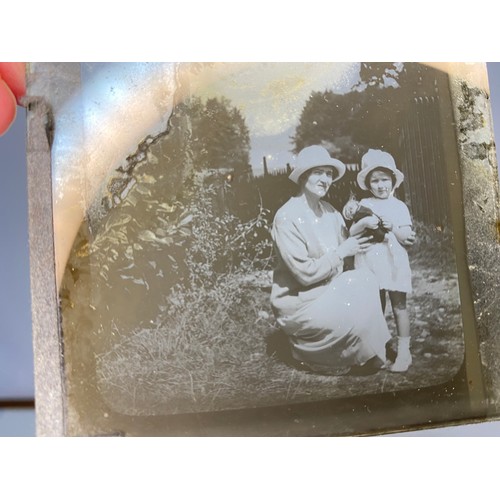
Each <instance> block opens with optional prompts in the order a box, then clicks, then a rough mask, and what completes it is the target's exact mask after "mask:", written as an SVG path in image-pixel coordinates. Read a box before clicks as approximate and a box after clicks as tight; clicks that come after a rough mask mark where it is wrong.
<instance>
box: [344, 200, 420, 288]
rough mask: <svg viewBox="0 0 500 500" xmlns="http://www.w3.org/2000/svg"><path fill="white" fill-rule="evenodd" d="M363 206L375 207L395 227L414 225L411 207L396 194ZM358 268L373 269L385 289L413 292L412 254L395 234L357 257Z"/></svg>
mask: <svg viewBox="0 0 500 500" xmlns="http://www.w3.org/2000/svg"><path fill="white" fill-rule="evenodd" d="M360 204H361V205H363V206H365V207H368V208H371V209H372V211H373V212H374V213H375V214H376V215H378V216H379V217H384V218H387V220H389V221H390V222H391V223H392V224H393V226H394V227H400V226H411V225H412V222H411V216H410V212H409V210H408V207H407V206H406V205H405V204H404V203H403V202H402V201H400V200H398V199H397V198H394V196H392V195H391V196H390V197H389V198H387V199H381V198H375V197H372V198H365V199H363V200H361V201H360ZM354 267H355V268H356V269H361V268H368V269H370V270H371V271H372V272H373V273H374V274H375V276H376V277H377V280H378V283H379V287H380V289H381V290H389V291H397V292H406V293H410V292H411V269H410V261H409V259H408V253H407V251H406V249H405V248H404V247H403V246H402V245H401V244H400V243H399V241H398V240H397V238H396V236H395V235H394V233H392V232H389V233H387V235H386V237H385V240H384V241H383V242H381V243H374V244H373V245H371V246H370V248H368V250H367V251H366V252H364V253H358V254H356V256H355V257H354Z"/></svg>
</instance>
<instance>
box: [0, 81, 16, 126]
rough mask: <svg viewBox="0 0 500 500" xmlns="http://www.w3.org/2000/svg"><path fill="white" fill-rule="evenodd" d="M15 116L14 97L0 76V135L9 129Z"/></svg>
mask: <svg viewBox="0 0 500 500" xmlns="http://www.w3.org/2000/svg"><path fill="white" fill-rule="evenodd" d="M15 117H16V98H15V97H14V94H13V93H12V91H11V90H10V88H9V87H8V86H7V84H6V83H5V82H4V81H3V80H2V79H1V78H0V135H3V134H4V133H5V132H7V130H8V129H9V127H10V125H11V124H12V122H13V121H14V119H15Z"/></svg>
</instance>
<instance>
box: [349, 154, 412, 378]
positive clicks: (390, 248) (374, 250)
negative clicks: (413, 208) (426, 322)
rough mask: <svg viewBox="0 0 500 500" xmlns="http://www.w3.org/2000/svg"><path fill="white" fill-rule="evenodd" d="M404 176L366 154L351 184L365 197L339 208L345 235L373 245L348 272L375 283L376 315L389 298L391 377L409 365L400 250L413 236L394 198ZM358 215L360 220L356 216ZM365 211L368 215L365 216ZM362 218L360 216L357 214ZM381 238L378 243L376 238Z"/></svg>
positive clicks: (386, 159)
mask: <svg viewBox="0 0 500 500" xmlns="http://www.w3.org/2000/svg"><path fill="white" fill-rule="evenodd" d="M403 180H404V175H403V173H402V172H401V171H399V170H398V169H397V168H396V163H395V161H394V158H393V157H392V156H391V155H390V154H389V153H386V152H384V151H380V150H374V149H370V150H369V151H368V152H367V153H366V154H365V155H364V156H363V158H362V160H361V171H360V172H359V174H358V177H357V181H358V184H359V186H360V187H361V189H363V190H366V191H370V192H371V196H370V197H368V198H364V199H362V200H360V201H359V205H360V207H359V208H358V209H355V206H354V204H353V203H352V201H351V202H348V205H349V203H351V205H352V206H351V207H347V206H346V207H345V210H344V212H345V215H347V216H348V218H350V219H351V220H352V221H353V224H352V225H351V228H350V233H351V235H353V236H355V235H359V234H361V233H365V232H367V231H372V232H375V234H377V235H378V238H375V237H374V238H373V240H372V241H373V244H372V245H371V246H370V248H368V250H366V252H364V253H358V254H356V256H355V259H354V267H355V268H356V269H359V268H368V269H370V270H371V271H372V272H373V273H374V274H375V276H376V277H377V279H378V283H379V287H380V298H381V302H382V309H383V310H385V304H386V293H387V292H388V293H389V299H390V301H391V306H392V311H393V314H394V319H395V322H396V329H397V335H398V352H397V357H396V360H395V362H394V363H393V364H392V365H391V366H390V367H389V370H390V371H393V372H406V371H407V370H408V368H409V367H410V365H411V363H412V357H411V353H410V320H409V315H408V310H407V308H406V295H407V294H408V293H410V292H411V289H412V287H411V269H410V262H409V259H408V253H407V251H406V249H405V248H404V245H410V244H412V243H413V241H414V238H415V233H414V232H413V229H412V221H411V216H410V212H409V210H408V207H407V206H406V205H405V204H404V203H403V202H402V201H400V200H398V199H397V198H395V197H394V190H395V189H396V188H397V187H399V186H400V185H401V183H402V182H403ZM362 207H364V209H363V210H361V214H359V215H358V216H356V214H357V212H358V211H359V210H360V209H361V208H362ZM365 209H369V210H371V212H373V215H370V214H369V213H367V210H365ZM363 212H364V213H363ZM383 232H385V235H384V237H383V238H382V239H381V234H382V233H383Z"/></svg>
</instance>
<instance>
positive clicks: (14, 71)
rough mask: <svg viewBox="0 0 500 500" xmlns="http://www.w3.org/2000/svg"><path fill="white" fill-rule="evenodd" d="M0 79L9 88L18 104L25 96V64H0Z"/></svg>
mask: <svg viewBox="0 0 500 500" xmlns="http://www.w3.org/2000/svg"><path fill="white" fill-rule="evenodd" d="M0 78H1V79H2V80H3V81H4V82H5V83H6V84H7V86H8V87H9V88H10V90H11V91H12V93H13V94H14V97H15V98H16V101H17V103H18V104H20V103H19V100H20V99H21V97H23V96H24V94H26V63H20V62H0Z"/></svg>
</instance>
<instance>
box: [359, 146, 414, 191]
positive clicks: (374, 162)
mask: <svg viewBox="0 0 500 500" xmlns="http://www.w3.org/2000/svg"><path fill="white" fill-rule="evenodd" d="M376 168H386V169H387V170H390V171H391V172H392V173H393V174H394V176H395V177H396V182H395V184H394V186H393V188H394V189H396V188H397V187H399V186H400V185H401V183H402V182H403V180H404V178H405V176H404V174H403V172H401V171H400V170H398V169H397V167H396V162H395V161H394V158H393V157H392V155H390V154H389V153H386V152H385V151H381V150H380V149H369V150H368V152H366V153H365V154H364V155H363V157H362V158H361V170H360V171H359V173H358V178H357V180H358V184H359V187H360V188H361V189H364V190H369V187H368V186H367V185H366V177H367V176H368V174H369V173H370V172H373V170H375V169H376Z"/></svg>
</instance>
